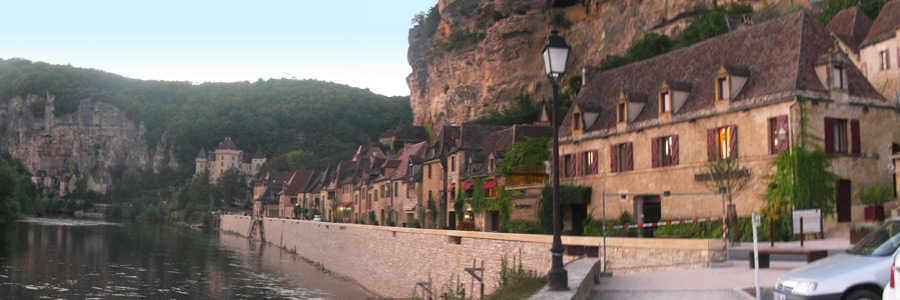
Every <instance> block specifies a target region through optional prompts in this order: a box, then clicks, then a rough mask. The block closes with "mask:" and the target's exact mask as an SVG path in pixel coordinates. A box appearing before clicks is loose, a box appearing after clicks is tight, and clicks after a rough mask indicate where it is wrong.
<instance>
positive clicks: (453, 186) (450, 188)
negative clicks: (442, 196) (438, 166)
mask: <svg viewBox="0 0 900 300" xmlns="http://www.w3.org/2000/svg"><path fill="white" fill-rule="evenodd" d="M455 187H456V184H455V183H451V184H450V187H448V188H447V192H448V193H449V192H450V191H452V190H453V188H455Z"/></svg>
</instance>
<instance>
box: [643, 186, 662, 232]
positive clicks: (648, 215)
mask: <svg viewBox="0 0 900 300" xmlns="http://www.w3.org/2000/svg"><path fill="white" fill-rule="evenodd" d="M643 211H644V220H643V223H653V222H659V220H660V218H661V217H662V205H660V202H659V196H648V197H644V203H643ZM655 229H656V227H644V237H645V238H650V237H653V231H654V230H655Z"/></svg>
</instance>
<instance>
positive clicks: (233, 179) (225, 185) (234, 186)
mask: <svg viewBox="0 0 900 300" xmlns="http://www.w3.org/2000/svg"><path fill="white" fill-rule="evenodd" d="M216 187H217V188H219V191H220V192H221V195H222V198H223V199H224V200H225V201H226V202H228V203H240V202H243V200H244V199H247V193H248V192H250V187H249V186H247V182H246V181H245V180H244V174H243V173H241V171H240V170H238V169H236V168H231V169H228V170H226V171H225V173H224V174H222V177H220V178H219V180H218V182H216Z"/></svg>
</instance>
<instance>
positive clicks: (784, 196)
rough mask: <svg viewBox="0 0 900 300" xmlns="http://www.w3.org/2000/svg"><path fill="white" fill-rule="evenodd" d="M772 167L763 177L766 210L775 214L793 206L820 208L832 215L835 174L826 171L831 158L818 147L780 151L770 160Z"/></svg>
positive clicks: (798, 207)
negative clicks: (766, 184) (770, 172)
mask: <svg viewBox="0 0 900 300" xmlns="http://www.w3.org/2000/svg"><path fill="white" fill-rule="evenodd" d="M773 164H774V165H775V167H776V170H775V171H774V172H773V173H772V174H768V175H766V176H765V178H766V179H768V180H769V190H768V191H767V192H766V194H765V195H764V196H763V198H764V199H766V201H767V202H768V203H769V205H768V206H767V211H769V213H770V214H771V215H773V216H774V215H776V213H777V212H778V211H782V212H783V211H786V209H787V208H788V207H789V206H793V207H794V209H821V210H822V214H823V215H832V214H834V203H835V186H834V185H835V182H836V181H837V180H838V176H837V175H835V174H834V173H831V172H830V171H828V168H829V167H830V166H831V157H830V156H829V155H828V154H827V153H825V152H824V151H822V150H818V149H816V150H812V151H809V150H806V149H805V148H804V147H794V148H793V149H792V150H791V151H788V152H782V153H781V154H780V155H779V156H778V159H777V160H775V162H774V163H773Z"/></svg>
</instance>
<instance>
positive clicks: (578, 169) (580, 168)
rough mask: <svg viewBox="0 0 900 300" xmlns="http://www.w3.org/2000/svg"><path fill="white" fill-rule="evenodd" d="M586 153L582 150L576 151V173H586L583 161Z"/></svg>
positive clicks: (577, 174) (578, 174)
mask: <svg viewBox="0 0 900 300" xmlns="http://www.w3.org/2000/svg"><path fill="white" fill-rule="evenodd" d="M583 156H584V154H582V152H578V153H575V175H576V176H580V175H584V163H582V162H581V160H582V157H583Z"/></svg>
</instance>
